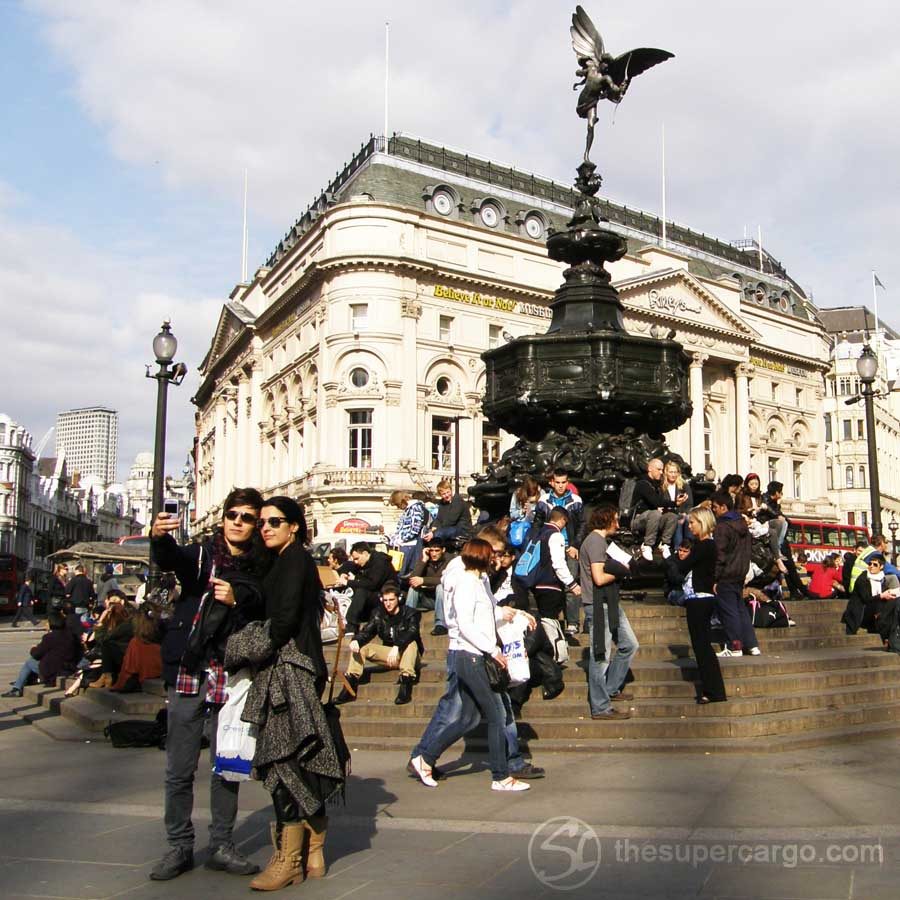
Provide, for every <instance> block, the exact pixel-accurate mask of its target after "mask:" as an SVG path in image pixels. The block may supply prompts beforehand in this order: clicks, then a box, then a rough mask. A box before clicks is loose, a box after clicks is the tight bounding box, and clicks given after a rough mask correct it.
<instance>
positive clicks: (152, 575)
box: [146, 319, 187, 594]
mask: <svg viewBox="0 0 900 900" xmlns="http://www.w3.org/2000/svg"><path fill="white" fill-rule="evenodd" d="M177 349H178V341H177V339H176V338H175V335H174V334H172V327H171V324H170V323H169V320H168V319H166V320H165V321H164V322H163V323H162V328H161V329H160V332H159V334H158V335H156V337H155V338H153V355H154V356H155V357H156V362H157V364H158V365H159V369H158V370H157V371H156V372H151V371H150V366H147V373H146V374H147V378H155V379H156V439H155V441H154V444H153V496H152V498H151V503H152V508H151V511H150V525H151V528H152V526H153V522H154V521H155V520H156V516H157V515H158V513H159V512H160V510H161V509H162V504H163V485H164V483H165V466H166V407H167V402H168V394H169V383H170V382H171V383H172V384H174V385H179V384H181V382H182V381H184V376H185V375H186V374H187V366H186V365H185V364H184V363H175V364H174V365H172V360H173V359H174V358H175V351H176V350H177ZM170 366H171V368H170ZM158 586H159V566H158V565H157V564H156V563H155V562H154V561H153V555H152V554H151V555H150V572H149V575H148V577H147V593H148V594H149V593H150V592H151V591H153V590H154V589H155V588H157V587H158Z"/></svg>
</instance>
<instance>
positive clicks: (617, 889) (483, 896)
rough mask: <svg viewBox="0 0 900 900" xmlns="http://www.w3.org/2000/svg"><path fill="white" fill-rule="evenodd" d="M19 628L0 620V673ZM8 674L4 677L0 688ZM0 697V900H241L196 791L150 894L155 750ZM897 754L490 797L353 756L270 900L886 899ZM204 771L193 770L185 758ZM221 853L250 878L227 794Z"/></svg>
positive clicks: (893, 858)
mask: <svg viewBox="0 0 900 900" xmlns="http://www.w3.org/2000/svg"><path fill="white" fill-rule="evenodd" d="M36 636H37V632H30V631H23V630H21V629H20V630H17V631H11V630H10V629H9V626H8V624H5V623H0V678H3V677H5V680H6V681H9V680H11V679H12V678H13V677H14V675H15V673H16V672H17V671H18V668H19V666H20V665H21V662H22V660H23V659H24V655H25V653H27V649H28V647H29V646H30V645H31V644H32V643H34V642H35V640H36ZM6 676H8V677H6ZM20 706H21V701H14V700H6V699H4V700H0V759H2V760H3V763H4V769H5V771H4V772H3V776H2V778H0V829H2V830H0V834H2V836H3V838H2V842H0V896H2V897H4V898H24V897H30V898H85V900H87V898H112V897H130V898H136V900H144V898H163V897H165V898H171V900H179V898H188V897H190V898H206V897H215V898H217V900H229V898H232V897H248V896H250V895H251V892H250V891H249V888H248V887H247V883H248V880H249V879H246V878H237V877H233V876H228V875H224V874H221V873H217V872H210V871H207V870H205V869H204V868H203V867H202V863H203V860H204V859H205V853H206V825H207V824H208V810H207V808H206V807H207V805H208V791H207V790H206V786H205V784H203V782H204V781H205V779H204V778H203V777H202V776H201V777H200V778H199V782H200V783H199V784H198V787H197V790H196V808H195V825H196V827H197V848H196V850H197V852H196V859H197V868H196V869H195V870H194V871H192V872H190V873H188V874H185V875H183V876H181V877H180V878H178V879H175V880H174V881H171V882H167V883H164V884H159V883H155V882H151V881H149V880H148V879H147V873H148V872H149V870H150V868H151V867H152V865H153V864H154V862H155V861H156V860H157V859H158V857H159V856H160V855H161V854H162V853H163V852H164V851H165V840H164V832H163V827H162V777H163V767H164V754H163V753H161V752H159V751H157V750H115V749H113V748H112V747H111V746H109V745H108V744H106V743H104V742H102V741H97V740H94V741H91V742H85V743H72V742H57V741H54V740H52V739H51V738H49V737H48V736H47V735H45V734H43V733H41V732H40V731H38V730H37V729H36V728H34V727H33V726H31V725H28V724H27V723H25V722H24V720H23V719H22V718H21V716H20V715H18V714H17V713H16V712H15V709H16V708H17V707H20ZM896 755H897V746H896V742H895V741H893V740H880V741H874V742H865V743H858V744H856V743H855V744H851V745H847V746H845V747H829V748H820V749H816V750H811V751H807V752H802V753H801V752H796V753H790V754H783V755H781V756H777V757H773V756H771V755H764V756H754V755H751V754H745V755H740V754H733V755H732V754H730V755H728V756H716V755H713V754H685V753H680V754H677V755H672V756H666V755H662V754H628V753H604V754H597V755H576V754H565V755H546V756H540V757H536V758H535V763H537V764H540V765H543V766H545V767H546V768H547V771H548V775H547V777H546V778H545V779H543V780H541V781H535V782H533V783H532V784H533V787H532V790H530V791H529V792H527V793H525V794H521V795H513V796H505V795H499V794H496V793H492V792H491V791H490V789H489V788H490V773H489V772H488V771H487V769H486V767H485V765H484V760H482V759H480V758H479V757H468V756H467V757H464V758H462V759H459V758H458V754H457V753H456V752H455V751H451V752H450V753H449V754H448V755H447V758H446V760H444V761H442V762H444V763H445V764H446V768H447V770H448V775H449V777H448V778H447V779H446V781H444V782H442V783H441V784H440V786H439V787H438V788H436V789H432V790H429V789H426V788H424V787H423V786H421V785H419V784H418V783H417V782H415V781H414V780H412V779H410V778H409V777H408V776H407V775H406V772H405V769H404V767H405V763H406V759H405V757H403V756H402V755H401V756H400V757H399V758H398V755H397V754H396V753H387V752H374V751H366V752H362V751H361V752H358V753H356V754H354V759H353V769H354V774H353V777H352V778H351V781H350V784H349V787H348V798H347V805H346V806H345V807H342V808H336V809H334V810H332V811H331V812H330V816H331V823H330V829H329V837H328V843H327V857H328V862H329V872H328V875H327V877H326V878H324V879H319V880H310V881H307V882H306V883H305V884H303V885H299V886H295V887H291V888H288V889H286V890H285V891H284V892H283V894H282V896H285V897H293V896H297V897H299V896H304V897H308V898H330V900H342V898H345V897H354V896H358V897H365V898H367V900H369V898H374V900H381V898H385V900H387V898H390V900H398V898H404V900H407V898H411V900H419V898H427V900H444V898H463V897H466V898H468V897H478V898H480V900H495V898H496V900H509V898H538V897H540V898H552V897H557V898H560V900H564V898H567V897H573V898H582V897H585V898H587V897H591V898H601V900H605V898H610V900H611V898H619V900H637V898H653V900H655V898H675V900H680V898H688V897H690V898H700V900H715V898H722V900H726V898H727V900H732V898H733V900H738V898H753V900H794V898H796V900H882V898H884V900H887V898H891V900H896V897H897V896H898V895H900V888H898V885H900V849H898V848H900V771H898V767H897V765H896ZM204 758H205V757H204ZM240 806H241V812H240V818H239V823H238V829H237V833H236V840H237V842H238V843H239V844H240V846H241V847H242V849H243V850H244V851H245V852H246V853H248V854H249V855H250V856H251V857H252V858H253V859H254V860H256V861H257V862H260V863H261V864H262V863H265V861H266V859H267V858H268V855H269V849H268V846H267V841H268V823H269V821H270V819H271V813H270V805H269V802H268V795H267V794H266V792H265V791H264V790H263V789H262V787H261V786H260V785H259V784H256V783H249V784H247V785H245V786H243V787H242V789H241V804H240Z"/></svg>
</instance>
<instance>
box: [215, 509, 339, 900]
mask: <svg viewBox="0 0 900 900" xmlns="http://www.w3.org/2000/svg"><path fill="white" fill-rule="evenodd" d="M260 525H261V534H262V539H263V541H264V542H265V545H266V547H267V548H268V549H269V550H270V551H271V552H273V553H274V554H276V556H275V562H274V563H273V565H272V568H271V570H270V571H269V573H268V575H267V576H266V578H265V579H264V581H263V590H264V593H265V598H266V610H265V618H266V621H265V623H264V624H259V623H253V624H251V625H249V626H248V627H246V628H245V629H244V630H243V631H241V632H240V633H239V634H236V635H234V636H233V637H232V638H231V640H229V642H228V653H227V657H226V664H227V666H228V669H229V671H231V670H232V669H233V668H236V667H237V666H239V665H245V664H247V663H253V664H255V667H256V673H255V675H254V678H253V684H252V686H251V688H250V691H249V693H248V695H247V702H246V706H245V707H244V714H243V718H244V721H247V722H252V723H253V724H256V726H257V728H258V736H257V741H256V754H255V756H254V759H253V766H254V771H255V774H256V777H257V778H259V780H261V781H262V782H263V783H264V784H265V786H266V789H267V790H268V791H269V793H270V794H271V795H272V805H273V806H274V809H275V824H274V825H273V826H272V843H273V846H274V852H273V853H272V857H271V859H270V860H269V863H268V865H267V866H266V868H265V870H264V871H263V872H261V873H260V874H259V875H258V876H257V877H256V878H254V879H253V881H252V882H251V883H250V887H252V888H253V889H254V890H258V891H277V890H280V889H281V888H283V887H286V886H287V885H289V884H295V883H298V882H301V881H303V880H304V878H305V877H306V876H309V877H313V878H321V877H322V876H323V875H324V874H325V856H324V852H323V851H324V845H325V834H326V828H327V825H328V819H327V817H326V816H325V804H326V803H327V801H328V800H330V799H331V798H332V797H334V796H335V795H336V794H337V793H339V792H340V791H341V790H342V788H343V784H344V777H345V771H344V766H345V763H346V760H345V759H342V758H340V757H339V755H338V751H337V749H336V747H335V743H334V739H333V738H332V732H331V729H330V727H329V724H328V721H327V719H326V718H325V711H324V709H323V707H322V703H321V699H320V698H321V695H322V691H323V690H324V688H325V683H326V680H327V668H326V665H325V655H324V653H323V652H322V635H321V631H320V621H321V618H322V613H323V610H324V607H323V595H322V585H321V583H320V581H319V574H318V571H317V569H316V564H315V562H314V561H313V558H312V557H311V556H310V555H309V552H308V551H307V550H306V548H305V547H304V543H305V541H306V537H307V534H306V519H305V517H304V515H303V509H302V507H301V506H300V504H299V503H297V501H296V500H292V499H291V498H290V497H271V498H269V499H268V500H266V501H265V505H264V506H263V508H262V512H261V514H260Z"/></svg>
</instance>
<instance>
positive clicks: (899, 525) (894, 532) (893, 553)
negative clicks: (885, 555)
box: [888, 513, 900, 566]
mask: <svg viewBox="0 0 900 900" xmlns="http://www.w3.org/2000/svg"><path fill="white" fill-rule="evenodd" d="M888 528H890V530H891V556H892V557H893V559H892V560H891V561H892V562H893V563H894V565H895V566H896V565H897V529H898V528H900V522H898V521H897V518H896V516H895V515H894V513H891V521H890V522H888Z"/></svg>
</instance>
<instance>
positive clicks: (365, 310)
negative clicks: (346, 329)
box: [350, 303, 369, 331]
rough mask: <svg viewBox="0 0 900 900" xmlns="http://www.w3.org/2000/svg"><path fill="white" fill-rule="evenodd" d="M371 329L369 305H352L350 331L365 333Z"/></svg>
mask: <svg viewBox="0 0 900 900" xmlns="http://www.w3.org/2000/svg"><path fill="white" fill-rule="evenodd" d="M368 327H369V304H368V303H351V304H350V330H351V331H365V330H366V329H367V328H368Z"/></svg>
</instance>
